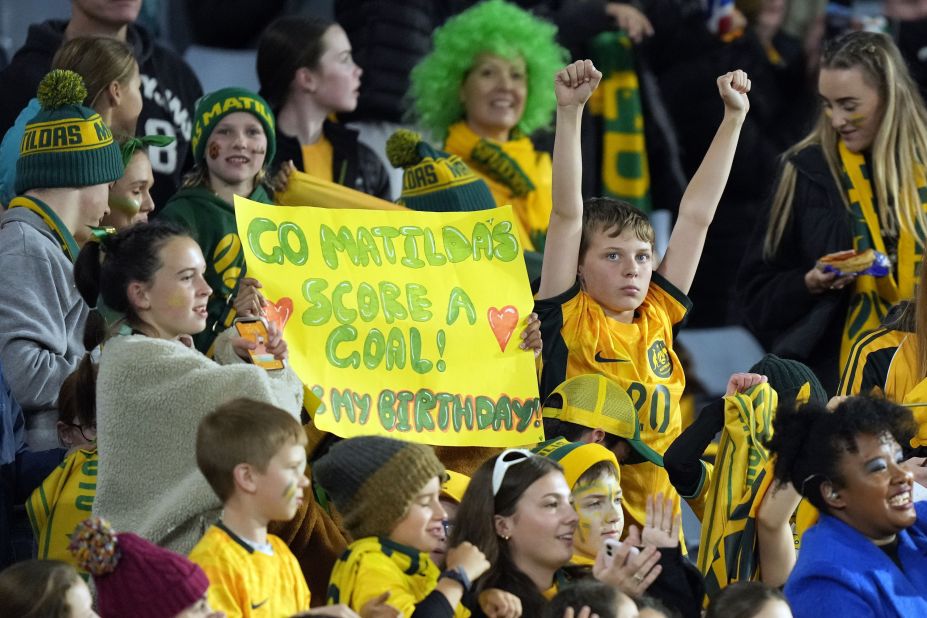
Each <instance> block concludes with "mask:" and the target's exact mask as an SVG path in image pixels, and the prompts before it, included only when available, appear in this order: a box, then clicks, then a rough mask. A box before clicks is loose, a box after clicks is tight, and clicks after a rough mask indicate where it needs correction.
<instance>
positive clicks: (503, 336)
mask: <svg viewBox="0 0 927 618" xmlns="http://www.w3.org/2000/svg"><path fill="white" fill-rule="evenodd" d="M486 317H488V318H489V327H490V328H491V329H492V333H493V334H494V335H495V336H496V341H498V342H499V347H500V348H501V349H502V351H503V352H505V346H507V345H508V343H509V339H511V338H512V333H513V332H515V327H516V326H518V309H516V308H515V307H513V306H512V305H506V306H505V307H503V308H502V309H496V308H495V307H490V308H489V311H487V312H486Z"/></svg>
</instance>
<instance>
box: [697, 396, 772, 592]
mask: <svg viewBox="0 0 927 618" xmlns="http://www.w3.org/2000/svg"><path fill="white" fill-rule="evenodd" d="M778 399H779V397H778V395H777V394H776V391H775V390H773V388H772V387H771V386H770V385H769V384H768V383H766V384H758V385H757V386H754V387H753V388H751V389H750V390H749V391H748V392H746V393H740V394H736V395H730V396H728V397H725V398H724V429H722V431H721V440H720V442H719V444H718V457H717V460H716V463H715V467H714V474H713V475H712V479H711V487H709V489H708V496H707V497H706V499H705V513H704V516H703V518H702V534H701V539H700V544H699V555H698V568H699V571H701V572H702V574H703V575H704V577H705V590H706V593H707V597H708V598H709V599H710V598H711V597H712V596H713V595H714V594H716V593H717V592H719V591H720V590H721V589H723V588H724V587H725V586H727V585H728V584H729V583H731V582H735V581H749V580H755V579H757V578H758V572H759V553H758V551H757V538H756V517H757V510H758V509H759V504H760V502H761V498H762V496H763V495H765V493H766V490H767V489H768V488H769V486H770V484H771V483H772V476H773V475H772V465H771V464H770V462H769V451H768V450H767V449H766V446H765V442H766V441H767V440H768V439H769V438H770V437H771V436H772V421H773V417H774V414H775V410H776V407H777V406H778Z"/></svg>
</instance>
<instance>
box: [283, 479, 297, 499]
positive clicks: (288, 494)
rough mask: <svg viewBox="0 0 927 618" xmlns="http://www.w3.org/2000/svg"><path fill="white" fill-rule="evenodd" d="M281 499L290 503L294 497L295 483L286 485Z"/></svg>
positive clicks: (291, 482)
mask: <svg viewBox="0 0 927 618" xmlns="http://www.w3.org/2000/svg"><path fill="white" fill-rule="evenodd" d="M283 497H284V498H285V499H286V500H287V501H290V500H292V499H293V498H295V497H296V483H294V482H293V481H290V482H289V483H287V486H286V489H284V490H283Z"/></svg>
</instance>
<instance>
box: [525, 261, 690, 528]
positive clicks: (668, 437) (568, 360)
mask: <svg viewBox="0 0 927 618" xmlns="http://www.w3.org/2000/svg"><path fill="white" fill-rule="evenodd" d="M691 306H692V303H691V301H690V300H689V299H688V297H686V295H685V294H683V293H682V292H680V291H679V290H677V289H676V288H675V287H674V286H673V285H672V284H671V283H669V282H668V281H667V280H666V279H664V278H663V277H661V276H660V275H659V274H657V273H653V278H652V279H651V281H650V288H649V289H648V290H647V296H646V297H645V298H644V302H643V303H642V304H641V306H640V307H639V308H638V309H637V311H636V312H635V315H634V321H633V322H632V323H631V324H625V323H622V322H618V321H617V320H613V319H611V318H609V317H607V316H606V315H605V312H604V311H603V310H602V307H601V306H600V305H599V304H598V303H597V302H596V301H594V300H593V299H592V298H591V297H590V296H588V295H587V294H586V293H585V292H583V291H581V290H580V287H579V283H577V284H576V285H575V286H573V288H571V289H570V290H568V291H567V292H565V293H564V294H561V295H560V296H557V297H554V298H549V299H545V300H540V301H537V302H536V303H535V312H536V313H537V314H538V317H539V318H540V319H541V335H542V337H543V340H544V350H543V352H542V357H543V366H542V370H541V378H540V386H541V397H542V400H543V399H544V398H546V397H547V395H549V394H550V393H551V391H553V390H554V388H556V387H557V386H558V385H559V384H560V383H561V382H563V381H564V380H566V379H567V378H572V377H573V376H577V375H582V374H589V373H598V374H602V375H604V376H607V377H608V378H611V379H612V380H614V381H615V382H617V383H618V384H620V385H621V386H622V387H623V388H625V389H626V390H627V392H628V395H630V397H631V401H633V402H634V407H635V408H636V409H637V413H638V416H639V418H640V422H641V439H642V440H643V441H644V442H645V443H646V444H647V445H648V446H650V448H652V449H653V450H655V451H657V452H658V453H660V454H663V453H664V452H666V449H667V448H669V445H670V444H672V442H673V440H675V439H676V437H678V436H679V434H680V432H681V430H682V429H681V427H682V421H681V412H680V408H679V401H680V398H681V397H682V392H683V390H684V389H685V386H686V378H685V375H684V374H683V371H682V365H681V364H680V362H679V359H678V358H677V356H676V353H675V352H674V351H673V329H674V327H675V326H676V325H677V324H679V323H680V322H681V321H682V320H683V318H685V315H686V313H687V312H688V310H689V309H690V308H691ZM621 490H622V492H623V494H624V506H625V511H626V516H627V517H626V521H625V525H626V526H628V525H630V524H636V525H637V526H639V527H642V526H643V524H644V520H645V506H646V501H647V496H648V495H650V494H654V493H657V492H663V494H664V495H668V496H672V497H674V498H675V497H676V496H677V494H676V491H675V489H673V486H672V484H671V483H670V481H669V477H668V476H667V474H666V471H665V470H664V469H663V468H661V467H659V466H657V465H655V464H652V463H650V462H643V463H635V464H629V463H623V464H622V466H621ZM677 502H678V501H677ZM677 510H678V506H677Z"/></svg>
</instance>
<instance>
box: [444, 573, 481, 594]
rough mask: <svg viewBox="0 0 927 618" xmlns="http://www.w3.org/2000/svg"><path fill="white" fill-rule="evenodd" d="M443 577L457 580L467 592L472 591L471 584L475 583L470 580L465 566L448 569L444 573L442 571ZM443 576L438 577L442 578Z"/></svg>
mask: <svg viewBox="0 0 927 618" xmlns="http://www.w3.org/2000/svg"><path fill="white" fill-rule="evenodd" d="M441 577H446V578H447V579H450V580H453V581H455V582H457V583H458V584H460V585H461V586H463V591H464V592H465V593H467V592H470V586H472V585H473V583H472V582H471V581H470V578H469V577H467V572H466V571H464V569H463V567H457V568H454V569H446V570H445V571H444V572H443V573H441ZM441 577H439V578H438V579H441Z"/></svg>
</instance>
